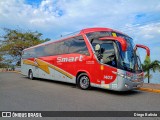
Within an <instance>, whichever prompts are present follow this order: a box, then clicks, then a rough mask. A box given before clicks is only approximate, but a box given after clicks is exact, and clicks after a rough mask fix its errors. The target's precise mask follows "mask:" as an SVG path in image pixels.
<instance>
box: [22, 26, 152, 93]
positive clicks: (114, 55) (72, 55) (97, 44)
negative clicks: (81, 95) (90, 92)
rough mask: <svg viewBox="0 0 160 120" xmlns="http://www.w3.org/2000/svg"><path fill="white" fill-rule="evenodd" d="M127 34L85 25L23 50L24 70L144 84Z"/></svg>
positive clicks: (82, 80) (124, 87)
mask: <svg viewBox="0 0 160 120" xmlns="http://www.w3.org/2000/svg"><path fill="white" fill-rule="evenodd" d="M139 47H140V48H144V49H145V50H146V54H147V56H148V57H149V56H150V50H149V48H148V47H147V46H144V45H139V44H138V45H135V44H134V42H133V39H132V38H131V37H129V36H128V35H126V34H124V33H122V32H119V31H117V30H113V29H110V28H86V29H82V30H80V31H78V32H76V33H74V34H70V35H68V36H63V37H61V38H59V39H57V40H52V41H49V42H45V43H42V44H39V45H36V46H32V47H30V48H27V49H24V50H23V51H22V58H21V68H22V69H21V72H22V74H23V75H26V76H28V78H29V79H34V78H43V79H49V80H55V81H62V82H68V83H73V84H76V85H77V86H78V87H79V88H81V89H83V90H86V89H89V88H90V87H98V88H103V89H109V90H114V91H128V90H133V89H137V88H140V87H141V86H142V85H143V82H144V81H143V79H144V73H143V70H142V66H141V60H140V57H139V54H138V51H137V48H139Z"/></svg>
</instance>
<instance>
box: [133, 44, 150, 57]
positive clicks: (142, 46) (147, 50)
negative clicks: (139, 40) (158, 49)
mask: <svg viewBox="0 0 160 120" xmlns="http://www.w3.org/2000/svg"><path fill="white" fill-rule="evenodd" d="M138 47H139V48H143V49H145V50H146V52H147V56H150V49H149V48H148V47H147V46H144V45H140V44H136V46H135V48H134V50H135V51H136V50H137V48H138Z"/></svg>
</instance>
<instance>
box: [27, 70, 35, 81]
mask: <svg viewBox="0 0 160 120" xmlns="http://www.w3.org/2000/svg"><path fill="white" fill-rule="evenodd" d="M28 78H29V79H31V80H33V79H34V77H33V72H32V69H29V70H28Z"/></svg>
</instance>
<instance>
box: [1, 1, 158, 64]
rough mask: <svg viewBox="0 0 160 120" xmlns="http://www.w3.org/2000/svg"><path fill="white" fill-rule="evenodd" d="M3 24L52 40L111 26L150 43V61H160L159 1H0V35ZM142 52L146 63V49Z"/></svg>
mask: <svg viewBox="0 0 160 120" xmlns="http://www.w3.org/2000/svg"><path fill="white" fill-rule="evenodd" d="M4 27H6V28H10V29H22V30H24V31H25V30H26V31H27V30H31V31H38V32H40V33H42V34H43V37H44V38H51V39H54V38H57V37H58V36H61V35H65V34H68V33H71V32H74V31H78V30H81V29H83V28H90V27H108V28H112V29H115V30H119V31H121V32H123V33H126V34H128V35H129V36H130V37H132V38H133V39H134V42H135V44H143V45H146V46H148V47H149V48H150V50H151V60H156V59H157V60H160V0H0V35H2V34H4V33H3V31H2V29H1V28H4ZM139 52H140V56H141V59H142V62H143V60H144V58H145V55H146V53H145V50H143V49H139Z"/></svg>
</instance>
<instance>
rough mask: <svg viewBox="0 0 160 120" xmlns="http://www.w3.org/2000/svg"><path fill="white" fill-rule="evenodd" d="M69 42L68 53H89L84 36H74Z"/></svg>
mask: <svg viewBox="0 0 160 120" xmlns="http://www.w3.org/2000/svg"><path fill="white" fill-rule="evenodd" d="M68 42H69V48H68V49H69V51H68V53H79V54H85V55H89V52H88V48H87V46H86V43H85V41H84V39H83V37H82V36H78V37H75V38H72V39H71V40H70V41H68Z"/></svg>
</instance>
